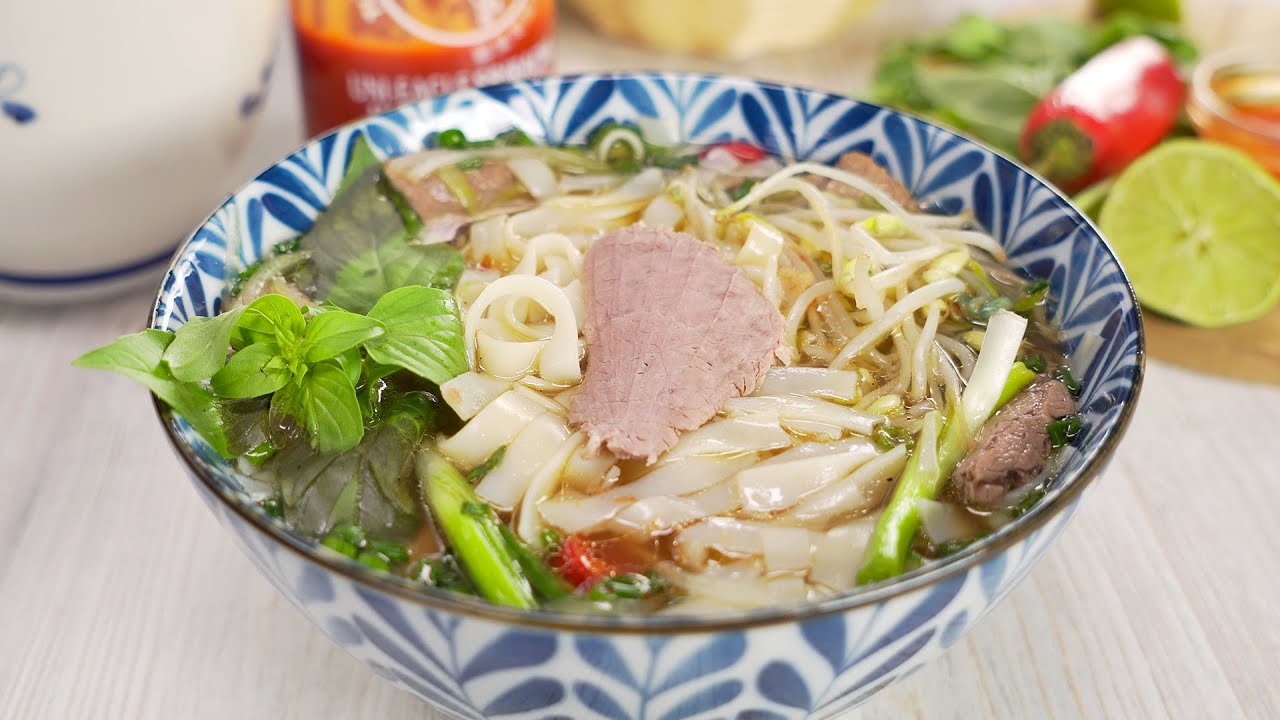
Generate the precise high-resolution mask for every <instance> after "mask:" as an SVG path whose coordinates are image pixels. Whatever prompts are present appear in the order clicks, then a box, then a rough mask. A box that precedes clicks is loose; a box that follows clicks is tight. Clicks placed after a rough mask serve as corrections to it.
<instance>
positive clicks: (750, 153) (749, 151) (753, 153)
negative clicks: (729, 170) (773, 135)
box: [702, 140, 769, 163]
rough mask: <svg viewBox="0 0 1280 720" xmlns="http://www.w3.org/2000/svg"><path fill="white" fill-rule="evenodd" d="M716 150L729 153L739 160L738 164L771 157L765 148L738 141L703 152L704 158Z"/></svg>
mask: <svg viewBox="0 0 1280 720" xmlns="http://www.w3.org/2000/svg"><path fill="white" fill-rule="evenodd" d="M716 148H720V149H721V150H724V151H726V152H728V153H729V154H730V155H732V156H734V157H735V158H737V159H738V162H744V163H753V162H759V161H761V160H763V159H765V158H767V157H769V153H767V152H765V151H764V148H761V147H759V146H757V145H752V144H751V143H749V142H740V141H737V140H733V141H730V142H722V143H717V144H715V145H712V146H711V147H709V148H707V149H706V150H703V151H702V157H706V155H707V153H709V152H711V151H712V150H714V149H716Z"/></svg>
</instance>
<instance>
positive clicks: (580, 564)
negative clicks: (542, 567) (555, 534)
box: [551, 535, 618, 588]
mask: <svg viewBox="0 0 1280 720" xmlns="http://www.w3.org/2000/svg"><path fill="white" fill-rule="evenodd" d="M551 567H552V568H554V569H555V570H556V571H557V572H559V573H560V575H561V576H562V577H563V578H564V579H565V580H568V581H569V584H570V585H572V586H574V587H575V588H576V587H582V586H583V585H587V584H591V585H594V584H595V583H596V582H597V581H599V580H600V579H601V578H606V577H608V576H610V575H613V574H615V573H617V571H618V569H617V568H616V567H614V565H613V563H611V562H610V561H609V560H608V558H606V557H605V555H604V552H602V549H601V546H600V544H599V543H597V542H593V541H591V540H588V539H586V538H584V537H582V536H581V535H570V536H569V537H567V538H565V539H564V540H563V541H562V542H561V543H560V550H559V551H558V552H556V554H555V555H554V556H553V557H552V558H551Z"/></svg>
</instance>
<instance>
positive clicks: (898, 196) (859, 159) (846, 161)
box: [818, 152, 920, 209]
mask: <svg viewBox="0 0 1280 720" xmlns="http://www.w3.org/2000/svg"><path fill="white" fill-rule="evenodd" d="M836 167H838V168H840V169H841V170H847V171H849V172H851V173H853V174H854V175H860V176H862V177H864V178H866V179H867V180H868V181H869V182H871V184H873V185H875V186H876V187H879V188H880V189H881V190H883V191H885V192H886V193H888V195H889V197H891V198H893V200H894V202H896V203H898V204H899V205H901V206H903V207H905V208H907V209H911V208H914V207H918V206H919V205H920V202H919V201H918V200H916V199H915V197H914V196H912V194H911V190H909V189H907V186H906V185H903V184H902V183H901V182H899V181H898V180H897V178H895V177H893V176H892V175H890V174H889V171H888V170H885V169H884V167H883V166H882V165H881V164H880V163H878V162H876V160H875V158H873V157H871V156H870V155H867V154H866V153H860V152H847V153H845V154H843V155H841V156H840V159H839V160H837V161H836ZM818 186H819V187H821V188H823V189H824V190H826V191H827V192H831V193H835V194H836V195H843V196H844V197H847V198H852V199H854V200H858V199H860V198H861V197H862V196H863V192H862V191H861V190H859V189H857V188H855V187H852V186H849V185H845V184H844V183H842V182H839V181H836V180H831V179H829V178H822V181H821V182H820V183H818Z"/></svg>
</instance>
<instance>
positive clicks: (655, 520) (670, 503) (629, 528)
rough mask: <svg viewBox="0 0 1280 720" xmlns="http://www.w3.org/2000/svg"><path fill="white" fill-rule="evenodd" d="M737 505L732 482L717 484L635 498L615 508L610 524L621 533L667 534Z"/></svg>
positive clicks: (731, 509)
mask: <svg viewBox="0 0 1280 720" xmlns="http://www.w3.org/2000/svg"><path fill="white" fill-rule="evenodd" d="M737 506H738V496H737V493H736V492H734V489H733V485H732V484H730V483H720V484H719V485H716V486H715V487H712V488H709V489H707V490H703V491H702V492H700V493H695V494H693V495H687V496H683V497H670V496H667V495H659V496H657V497H651V498H645V499H643V500H637V501H635V502H633V503H631V504H630V505H628V506H627V507H625V508H623V509H622V510H621V511H619V512H618V514H617V515H615V516H614V517H613V520H611V521H610V524H611V525H612V526H613V527H614V528H616V529H618V530H620V531H622V532H625V533H629V534H633V535H641V536H649V535H653V534H661V533H667V532H670V531H672V530H674V529H676V528H678V527H681V526H683V525H687V524H689V523H691V522H694V521H696V520H701V519H703V518H706V517H711V516H712V515H722V514H724V513H728V512H731V511H733V510H734V509H735V508H736V507H737Z"/></svg>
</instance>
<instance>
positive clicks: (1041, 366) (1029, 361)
mask: <svg viewBox="0 0 1280 720" xmlns="http://www.w3.org/2000/svg"><path fill="white" fill-rule="evenodd" d="M1019 362H1021V363H1022V364H1023V365H1024V366H1026V368H1027V369H1028V370H1030V371H1031V372H1033V373H1042V372H1044V371H1045V369H1046V368H1047V367H1048V365H1047V364H1045V361H1044V356H1043V355H1024V356H1023V357H1022V360H1020V361H1019Z"/></svg>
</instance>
